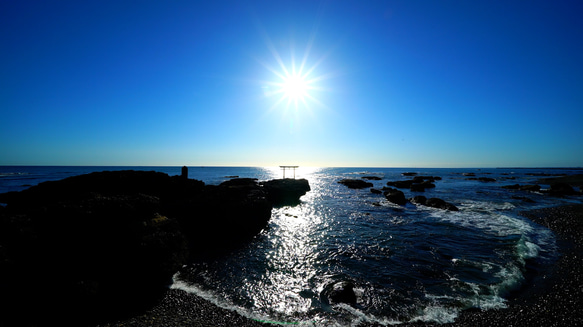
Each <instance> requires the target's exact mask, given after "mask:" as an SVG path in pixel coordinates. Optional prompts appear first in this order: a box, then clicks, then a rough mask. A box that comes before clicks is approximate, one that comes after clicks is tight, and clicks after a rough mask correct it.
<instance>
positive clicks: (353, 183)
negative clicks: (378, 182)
mask: <svg viewBox="0 0 583 327" xmlns="http://www.w3.org/2000/svg"><path fill="white" fill-rule="evenodd" d="M338 183H340V184H342V185H345V186H347V187H348V188H352V189H362V188H368V187H373V184H372V183H369V182H365V181H363V180H362V179H342V180H340V181H338Z"/></svg>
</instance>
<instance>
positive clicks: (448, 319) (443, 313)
mask: <svg viewBox="0 0 583 327" xmlns="http://www.w3.org/2000/svg"><path fill="white" fill-rule="evenodd" d="M459 311H460V310H459V309H457V308H447V307H442V306H437V305H430V306H427V307H425V308H423V311H422V312H421V313H420V315H419V316H417V317H415V318H413V319H411V322H416V321H423V322H436V323H439V324H446V323H452V322H454V320H455V318H457V316H458V314H459Z"/></svg>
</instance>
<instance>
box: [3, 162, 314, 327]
mask: <svg viewBox="0 0 583 327" xmlns="http://www.w3.org/2000/svg"><path fill="white" fill-rule="evenodd" d="M307 190H309V185H308V183H307V181H306V180H297V181H293V182H290V181H287V180H280V181H274V182H273V183H270V182H265V183H263V184H262V185H259V184H258V183H257V181H256V180H255V179H237V180H231V181H227V182H225V183H223V184H221V185H219V186H207V185H205V184H204V183H203V182H201V181H196V180H191V179H186V178H184V177H183V176H173V177H170V176H168V175H167V174H164V173H158V172H153V171H150V172H146V171H114V172H100V173H92V174H87V175H81V176H75V177H70V178H66V179H63V180H61V181H55V182H45V183H41V184H39V185H37V186H34V187H31V188H29V189H27V190H24V191H22V192H12V193H8V194H2V195H0V202H2V203H7V206H6V207H2V209H1V210H0V300H2V303H10V306H5V307H3V312H7V314H4V315H3V317H4V318H2V319H4V320H2V319H0V325H2V323H3V322H4V321H11V319H12V318H14V319H17V320H18V321H21V320H23V319H29V320H31V321H30V322H29V323H28V324H30V325H38V324H41V323H42V324H43V325H44V324H49V323H50V322H58V323H59V325H86V324H95V323H98V322H99V321H102V320H103V319H114V318H116V317H120V316H123V315H126V314H130V313H132V312H135V310H142V309H143V308H145V307H148V306H150V305H151V304H152V303H154V302H156V301H157V300H158V297H159V296H160V295H161V294H162V292H163V291H165V290H166V288H167V285H168V284H169V283H170V282H171V277H172V276H173V274H174V273H175V272H176V271H177V270H178V269H179V268H180V267H181V266H182V265H183V264H184V263H186V261H187V259H188V258H189V255H190V257H191V258H204V257H209V256H214V255H217V254H221V253H224V252H225V251H228V250H230V249H232V248H234V247H236V246H237V245H238V244H241V242H247V241H249V240H250V239H251V238H252V237H253V236H255V235H256V234H257V233H258V232H260V231H261V230H262V229H263V228H265V227H266V226H267V223H268V221H269V219H270V217H271V209H272V206H273V203H280V202H279V201H287V200H289V199H291V198H294V197H295V199H299V196H301V195H303V194H305V192H306V191H307ZM282 199H283V200H282ZM272 201H273V202H272ZM31 281H34V282H31ZM39 287H40V288H42V291H39ZM37 318H38V319H39V320H38V321H34V319H37ZM9 325H10V324H9Z"/></svg>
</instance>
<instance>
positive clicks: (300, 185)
mask: <svg viewBox="0 0 583 327" xmlns="http://www.w3.org/2000/svg"><path fill="white" fill-rule="evenodd" d="M260 184H261V185H262V186H263V188H264V189H265V191H266V192H267V198H268V199H269V201H270V202H271V203H272V204H273V205H274V206H282V205H295V204H298V203H300V197H301V196H302V195H304V194H306V192H308V191H310V184H309V183H308V181H307V180H306V179H290V178H286V179H274V180H271V181H267V182H262V183H260Z"/></svg>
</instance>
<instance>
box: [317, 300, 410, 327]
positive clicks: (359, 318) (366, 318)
mask: <svg viewBox="0 0 583 327" xmlns="http://www.w3.org/2000/svg"><path fill="white" fill-rule="evenodd" d="M334 307H335V308H340V309H342V310H344V311H348V312H349V313H350V314H351V315H353V316H354V317H355V319H354V320H353V321H352V322H351V323H350V325H349V326H358V325H360V324H361V323H375V324H380V325H383V326H392V325H398V324H401V323H402V322H400V321H398V320H393V319H388V318H380V317H376V316H373V315H370V314H366V313H364V312H362V311H360V310H358V309H356V308H354V307H352V306H350V305H348V304H344V303H340V304H336V305H335V306H334ZM326 326H328V325H326Z"/></svg>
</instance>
